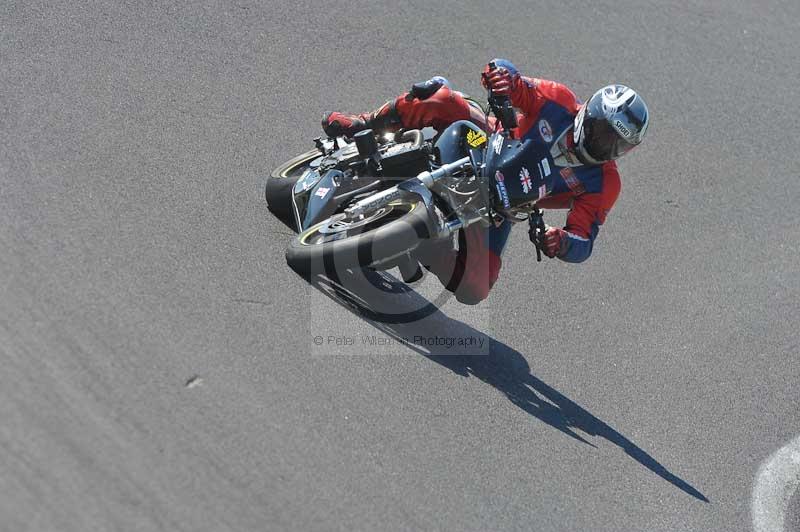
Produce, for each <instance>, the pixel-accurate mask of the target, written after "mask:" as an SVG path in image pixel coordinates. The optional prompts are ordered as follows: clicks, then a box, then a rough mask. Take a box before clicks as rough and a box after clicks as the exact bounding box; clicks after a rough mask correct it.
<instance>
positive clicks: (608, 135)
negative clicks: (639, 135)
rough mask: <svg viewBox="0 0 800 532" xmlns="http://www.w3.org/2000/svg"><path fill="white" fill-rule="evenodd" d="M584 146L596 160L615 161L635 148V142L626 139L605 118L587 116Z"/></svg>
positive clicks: (584, 123) (584, 125) (584, 124)
mask: <svg viewBox="0 0 800 532" xmlns="http://www.w3.org/2000/svg"><path fill="white" fill-rule="evenodd" d="M583 128H584V132H585V139H584V146H585V148H586V151H587V152H588V153H589V155H590V156H591V157H592V159H595V160H596V161H613V160H614V159H617V158H619V157H622V156H623V155H625V154H626V153H628V152H629V151H630V150H632V149H633V147H634V146H635V144H631V143H630V142H628V141H627V140H625V139H624V138H623V137H622V136H621V135H620V134H619V133H617V131H616V130H615V129H614V128H613V127H611V124H609V123H608V121H607V120H606V119H605V118H595V117H590V116H587V117H586V118H585V119H584V122H583Z"/></svg>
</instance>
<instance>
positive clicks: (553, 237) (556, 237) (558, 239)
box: [542, 227, 567, 259]
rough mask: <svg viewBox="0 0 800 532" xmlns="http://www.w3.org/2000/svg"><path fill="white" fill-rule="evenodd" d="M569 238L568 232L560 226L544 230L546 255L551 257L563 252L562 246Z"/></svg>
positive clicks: (544, 250)
mask: <svg viewBox="0 0 800 532" xmlns="http://www.w3.org/2000/svg"><path fill="white" fill-rule="evenodd" d="M566 238H567V232H566V231H564V230H563V229H561V228H558V227H548V228H547V230H546V231H545V232H544V249H543V250H542V251H543V252H544V254H545V255H547V256H548V257H550V258H551V259H552V258H553V257H555V256H557V255H559V253H560V252H561V246H562V244H563V243H564V241H565V240H566Z"/></svg>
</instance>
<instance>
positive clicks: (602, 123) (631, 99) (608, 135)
mask: <svg viewBox="0 0 800 532" xmlns="http://www.w3.org/2000/svg"><path fill="white" fill-rule="evenodd" d="M649 121H650V113H649V112H648V111H647V104H645V103H644V100H643V99H642V97H641V96H639V95H638V94H637V93H636V91H634V90H633V89H631V88H630V87H626V86H625V85H608V86H606V87H603V88H602V89H600V90H599V91H597V92H595V93H594V95H592V97H591V98H589V101H588V102H586V105H584V106H583V107H582V108H581V110H580V111H579V112H578V114H577V115H576V116H575V127H574V129H573V135H574V136H573V140H574V141H575V149H576V152H577V155H578V157H579V158H580V159H581V160H582V161H583V162H585V163H588V164H601V163H604V162H606V161H613V160H615V159H618V158H619V157H622V156H623V155H624V154H626V153H627V152H629V151H630V150H632V149H633V148H634V147H635V146H637V145H638V144H639V143H640V142H642V139H643V138H644V134H645V132H646V131H647V125H648V123H649Z"/></svg>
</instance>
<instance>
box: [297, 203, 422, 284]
mask: <svg viewBox="0 0 800 532" xmlns="http://www.w3.org/2000/svg"><path fill="white" fill-rule="evenodd" d="M384 209H388V210H387V211H385V212H384ZM343 218H344V215H343V214H337V215H335V216H333V217H331V218H328V219H327V220H325V221H323V222H320V223H318V224H316V225H314V226H312V227H310V228H308V229H307V230H305V231H303V232H302V233H300V234H299V235H297V237H296V238H294V239H293V240H292V241H291V242H290V243H289V247H288V248H287V250H286V262H287V263H288V264H289V266H290V267H291V268H292V269H293V270H294V271H296V272H297V273H299V274H300V275H303V276H310V275H314V274H319V273H325V274H329V275H335V274H336V271H337V270H339V271H342V270H343V269H348V268H365V267H370V266H375V265H377V264H380V263H381V262H386V261H388V260H389V259H391V258H394V257H397V256H399V255H402V254H403V253H406V252H408V251H410V250H412V249H414V248H416V247H417V246H418V245H419V243H420V242H421V241H422V240H424V239H426V238H429V235H430V231H429V225H428V224H429V220H428V213H427V210H426V209H425V204H424V203H422V202H420V201H408V200H399V201H396V202H392V203H390V204H389V205H387V206H386V207H384V208H382V209H380V210H379V211H376V212H374V213H371V214H368V215H367V216H366V217H365V220H367V222H363V221H362V222H358V223H360V224H362V225H358V224H353V223H350V222H346V223H345V222H344V221H343ZM348 224H349V226H348Z"/></svg>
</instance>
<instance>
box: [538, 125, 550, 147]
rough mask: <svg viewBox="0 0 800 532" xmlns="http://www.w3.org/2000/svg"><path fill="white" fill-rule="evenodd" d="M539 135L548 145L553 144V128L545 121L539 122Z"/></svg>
mask: <svg viewBox="0 0 800 532" xmlns="http://www.w3.org/2000/svg"><path fill="white" fill-rule="evenodd" d="M539 135H541V136H542V140H543V141H545V142H547V143H548V144H549V143H551V142H553V128H551V127H550V122H548V121H547V120H544V119H542V120H539Z"/></svg>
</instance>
